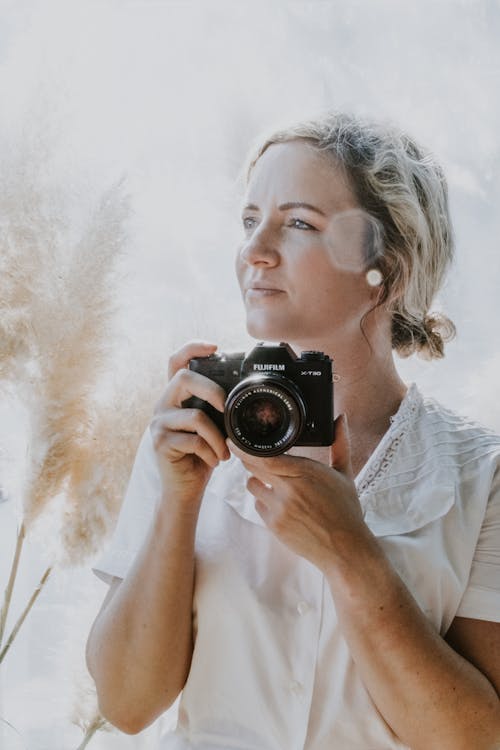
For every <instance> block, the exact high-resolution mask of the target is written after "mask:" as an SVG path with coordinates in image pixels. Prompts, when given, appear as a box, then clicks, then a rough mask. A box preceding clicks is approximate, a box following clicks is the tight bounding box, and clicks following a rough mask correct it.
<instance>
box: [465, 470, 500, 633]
mask: <svg viewBox="0 0 500 750" xmlns="http://www.w3.org/2000/svg"><path fill="white" fill-rule="evenodd" d="M456 614H457V616H458V617H470V618H473V619H476V620H490V621H491V622H500V467H499V468H497V471H496V473H495V475H494V478H493V482H492V485H491V491H490V496H489V500H488V505H487V508H486V513H485V516H484V520H483V524H482V527H481V532H480V534H479V539H478V543H477V546H476V550H475V553H474V559H473V561H472V568H471V573H470V577H469V583H468V585H467V588H466V590H465V594H464V596H463V598H462V601H461V602H460V606H459V608H458V610H457V612H456Z"/></svg>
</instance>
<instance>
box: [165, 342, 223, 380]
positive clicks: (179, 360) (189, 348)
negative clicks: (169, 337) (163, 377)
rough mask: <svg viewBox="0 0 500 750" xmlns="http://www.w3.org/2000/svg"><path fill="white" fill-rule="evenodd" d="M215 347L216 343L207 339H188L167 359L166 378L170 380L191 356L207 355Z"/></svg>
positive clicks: (211, 352)
mask: <svg viewBox="0 0 500 750" xmlns="http://www.w3.org/2000/svg"><path fill="white" fill-rule="evenodd" d="M216 349H217V344H210V343H209V342H208V341H189V342H188V343H187V344H185V345H184V346H182V347H181V348H180V349H178V350H177V351H175V352H174V353H173V354H172V356H171V357H170V359H169V361H168V379H169V380H171V379H172V378H173V377H174V375H175V373H176V372H177V371H178V370H182V368H184V367H187V366H188V364H189V360H190V359H193V357H208V355H209V354H213V353H214V352H215V351H216Z"/></svg>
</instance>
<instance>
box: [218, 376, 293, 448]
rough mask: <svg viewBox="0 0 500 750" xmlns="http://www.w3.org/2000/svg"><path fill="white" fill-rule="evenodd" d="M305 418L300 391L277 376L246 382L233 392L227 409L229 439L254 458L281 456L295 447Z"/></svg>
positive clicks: (237, 386)
mask: <svg viewBox="0 0 500 750" xmlns="http://www.w3.org/2000/svg"><path fill="white" fill-rule="evenodd" d="M305 419H306V409H305V405H304V402H303V399H302V396H301V394H300V392H299V390H298V389H297V387H296V386H295V384H294V383H292V382H291V381H290V380H288V379H287V378H284V377H282V376H280V375H276V374H258V375H251V376H250V377H248V378H245V379H244V380H242V381H241V382H240V383H238V384H237V385H236V386H235V387H234V388H233V390H232V391H231V392H230V393H229V395H228V397H227V400H226V406H225V410H224V425H225V428H226V432H227V434H228V437H230V438H231V440H232V441H233V443H235V444H236V445H239V446H240V447H241V448H242V449H243V450H245V451H246V452H247V453H250V454H252V455H254V456H277V455H279V454H280V453H284V452H285V451H286V450H288V448H291V447H292V445H294V443H295V442H296V441H297V439H298V437H299V435H300V433H301V432H302V429H303V426H304V424H305Z"/></svg>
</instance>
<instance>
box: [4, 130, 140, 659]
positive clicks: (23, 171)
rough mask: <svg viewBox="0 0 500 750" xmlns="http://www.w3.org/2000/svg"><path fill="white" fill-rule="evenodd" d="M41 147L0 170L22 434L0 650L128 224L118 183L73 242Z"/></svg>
mask: <svg viewBox="0 0 500 750" xmlns="http://www.w3.org/2000/svg"><path fill="white" fill-rule="evenodd" d="M45 145H46V146H47V148H46V149H45V148H44V140H43V137H40V139H35V148H32V147H31V145H30V144H27V145H26V144H21V145H20V146H19V145H18V146H17V147H16V148H14V149H13V150H12V153H13V156H12V157H11V158H10V162H9V163H8V164H7V163H5V161H4V162H3V163H2V166H3V167H4V169H3V170H0V172H1V177H0V209H2V210H3V213H2V214H1V219H0V342H1V345H0V383H1V385H2V387H3V389H4V390H6V391H9V390H10V391H14V392H15V395H16V396H17V397H18V398H19V399H20V400H21V401H22V402H23V403H24V406H25V407H26V411H27V414H28V417H29V431H30V435H29V453H28V459H27V465H26V470H25V481H24V485H23V491H22V511H23V513H22V515H23V520H22V523H21V526H20V528H19V532H18V538H17V543H16V549H15V553H14V560H13V564H12V569H11V573H10V576H9V581H8V583H7V587H6V589H5V594H4V602H3V605H2V609H1V611H0V644H1V643H2V637H3V633H4V629H5V625H6V620H7V615H8V610H9V606H10V601H11V597H12V591H13V587H14V582H15V579H16V576H17V571H18V564H19V558H20V554H21V550H22V546H23V542H24V539H25V536H26V533H27V531H28V530H29V528H30V527H31V525H32V524H33V522H34V521H35V520H36V519H37V518H38V517H39V516H40V515H41V513H42V512H43V511H44V510H45V508H46V507H47V505H48V504H49V503H50V501H51V500H52V499H53V498H54V497H55V496H56V495H58V493H60V492H61V491H62V490H63V489H64V483H65V481H66V479H67V477H68V476H69V473H70V470H71V467H72V463H73V457H74V456H75V455H77V454H78V452H79V441H80V440H81V438H82V436H84V435H86V434H88V431H89V416H88V415H89V411H90V405H91V402H92V398H93V393H94V390H95V388H96V383H97V381H98V378H99V376H100V374H101V373H102V372H103V371H104V369H105V366H106V364H107V359H108V357H109V354H110V351H111V343H112V340H113V336H112V333H111V323H112V321H113V317H114V313H115V307H114V299H113V296H114V294H113V293H114V281H115V279H116V278H117V277H118V272H117V269H116V262H117V259H118V257H119V255H120V254H121V253H122V251H123V247H124V239H125V233H124V223H125V219H126V217H127V215H128V199H127V198H126V197H125V196H124V195H123V185H122V183H121V182H120V183H117V184H116V185H114V186H112V188H111V189H110V190H109V191H108V192H107V193H106V194H105V195H104V196H103V197H102V199H101V201H100V203H99V204H98V205H97V208H95V209H94V211H93V212H92V214H91V215H90V216H89V217H88V218H87V222H86V225H84V227H83V230H82V231H80V238H79V240H75V235H77V234H78V232H79V228H78V227H77V228H76V231H75V227H76V226H77V224H76V221H75V219H76V216H77V214H78V212H76V211H75V206H74V205H73V204H72V203H71V201H70V199H69V197H68V195H66V194H64V193H63V192H62V190H61V189H60V188H58V187H54V186H53V185H51V184H50V180H49V178H48V177H47V175H50V173H51V172H50V160H49V159H48V155H47V150H48V144H45ZM24 146H26V150H24V151H23V147H24ZM8 153H10V152H9V151H8ZM70 192H71V191H69V190H68V194H69V193H70ZM50 571H51V568H50V567H49V568H48V569H47V570H46V571H45V573H44V575H43V576H42V578H41V581H40V584H39V586H38V587H37V590H36V591H35V593H34V596H33V597H32V599H31V600H30V602H29V603H28V607H27V608H26V610H25V611H23V614H22V617H21V618H20V619H19V621H18V622H17V623H16V625H15V627H14V629H13V631H12V633H11V635H10V636H9V638H8V640H7V642H6V645H5V646H4V647H3V649H2V650H1V652H0V662H1V661H2V660H3V658H4V657H5V655H6V653H7V650H8V649H9V648H10V646H11V643H12V640H13V638H14V637H15V635H16V633H17V630H18V628H19V627H20V626H21V624H22V621H23V619H24V617H26V615H27V613H28V611H29V609H30V608H31V606H32V605H33V603H34V601H35V599H36V597H37V596H38V594H39V593H40V591H41V588H42V586H43V585H44V583H45V582H46V580H47V579H48V576H49V574H50Z"/></svg>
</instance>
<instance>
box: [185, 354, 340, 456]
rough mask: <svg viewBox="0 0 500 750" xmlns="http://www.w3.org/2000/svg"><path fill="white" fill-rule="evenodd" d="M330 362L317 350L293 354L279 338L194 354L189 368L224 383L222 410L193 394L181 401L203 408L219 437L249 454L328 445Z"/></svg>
mask: <svg viewBox="0 0 500 750" xmlns="http://www.w3.org/2000/svg"><path fill="white" fill-rule="evenodd" d="M332 365H333V363H332V360H331V359H330V357H329V356H328V355H326V354H324V353H323V352H316V351H305V352H302V353H301V355H300V357H297V356H296V355H295V353H294V352H293V350H292V349H291V347H290V346H289V345H288V344H286V343H284V342H281V343H280V344H279V345H266V344H264V343H263V342H260V343H259V344H257V345H256V346H255V347H254V348H253V349H252V351H251V352H249V354H248V355H245V353H242V352H237V353H233V354H211V355H210V356H208V357H196V358H194V359H191V360H190V362H189V369H190V370H194V371H195V372H199V373H200V374H201V375H204V376H205V377H207V378H210V379H211V380H213V381H214V382H216V383H218V385H220V386H221V387H222V388H223V389H224V391H225V392H226V403H225V408H224V413H223V414H222V413H221V412H219V411H217V409H214V408H213V406H211V404H209V403H207V402H206V401H203V400H202V399H199V398H197V397H195V396H192V397H191V398H189V399H186V400H185V401H183V402H182V406H183V407H194V408H198V409H201V410H202V411H204V412H205V413H206V414H208V416H209V417H210V418H211V419H212V420H213V421H214V422H215V424H216V425H217V427H218V428H219V429H220V430H221V432H222V433H223V435H224V436H225V437H230V438H231V440H232V441H233V442H234V443H235V444H236V445H238V446H239V447H240V448H241V449H242V450H244V451H246V452H247V453H250V454H252V455H256V456H276V455H279V454H280V453H284V452H285V451H286V450H288V449H289V448H291V447H292V446H293V445H310V446H320V445H331V444H332V442H333V437H334V434H333V372H332Z"/></svg>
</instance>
